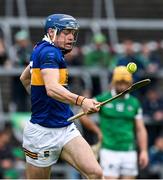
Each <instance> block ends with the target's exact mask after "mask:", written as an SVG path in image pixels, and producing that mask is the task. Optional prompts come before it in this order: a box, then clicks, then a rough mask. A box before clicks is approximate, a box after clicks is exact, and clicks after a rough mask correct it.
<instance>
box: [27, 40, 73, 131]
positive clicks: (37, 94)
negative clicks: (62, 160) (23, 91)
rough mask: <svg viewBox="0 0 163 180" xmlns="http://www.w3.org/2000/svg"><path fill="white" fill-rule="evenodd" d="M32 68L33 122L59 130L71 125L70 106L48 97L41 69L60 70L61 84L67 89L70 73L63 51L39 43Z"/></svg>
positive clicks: (31, 60)
mask: <svg viewBox="0 0 163 180" xmlns="http://www.w3.org/2000/svg"><path fill="white" fill-rule="evenodd" d="M30 67H31V105H32V116H31V122H32V123H37V124H39V125H41V126H44V127H50V128H54V127H55V128H59V127H64V126H67V125H69V124H71V123H70V122H67V119H68V118H69V117H71V116H72V115H73V112H72V111H71V109H70V107H69V105H68V104H66V103H62V102H60V101H57V100H55V99H53V98H51V97H49V96H47V93H46V89H45V84H44V81H43V79H42V76H41V69H45V68H56V69H58V70H59V83H60V84H61V85H63V86H64V87H65V88H67V86H68V71H67V65H66V62H65V59H64V56H63V54H62V52H61V50H60V49H59V48H57V47H55V46H54V45H52V44H50V43H49V42H46V41H42V42H40V43H38V44H37V45H36V46H35V47H34V49H33V52H32V55H31V59H30ZM51 78H56V77H51Z"/></svg>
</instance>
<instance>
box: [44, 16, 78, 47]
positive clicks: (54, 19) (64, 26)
mask: <svg viewBox="0 0 163 180" xmlns="http://www.w3.org/2000/svg"><path fill="white" fill-rule="evenodd" d="M49 28H52V29H56V31H57V35H58V34H60V33H61V31H63V30H74V43H73V45H74V44H75V43H76V41H77V37H78V31H79V24H78V22H77V21H76V19H75V18H74V17H72V16H70V15H66V14H53V15H50V16H48V17H47V19H46V22H45V27H44V29H45V33H47V32H48V29H49Z"/></svg>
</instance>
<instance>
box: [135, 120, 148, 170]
mask: <svg viewBox="0 0 163 180" xmlns="http://www.w3.org/2000/svg"><path fill="white" fill-rule="evenodd" d="M136 132H137V141H138V146H139V150H140V153H139V164H140V166H141V168H145V167H146V166H147V165H148V151H147V143H148V140H147V132H146V129H145V126H144V122H143V120H136Z"/></svg>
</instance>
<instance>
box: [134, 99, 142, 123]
mask: <svg viewBox="0 0 163 180" xmlns="http://www.w3.org/2000/svg"><path fill="white" fill-rule="evenodd" d="M135 119H136V120H142V119H143V109H142V107H141V105H140V102H139V101H137V112H136V115H135Z"/></svg>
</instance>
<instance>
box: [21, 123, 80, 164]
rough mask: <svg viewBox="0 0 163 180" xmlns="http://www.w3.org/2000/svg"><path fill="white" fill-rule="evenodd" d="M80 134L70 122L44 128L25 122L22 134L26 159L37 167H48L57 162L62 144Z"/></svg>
mask: <svg viewBox="0 0 163 180" xmlns="http://www.w3.org/2000/svg"><path fill="white" fill-rule="evenodd" d="M77 136H81V134H80V132H79V131H78V129H77V128H76V126H75V124H74V123H72V124H71V125H69V126H66V127H63V128H46V127H43V126H40V125H38V124H33V123H31V122H29V121H28V122H27V124H26V126H25V128H24V134H23V148H24V151H25V154H26V161H27V162H28V163H30V164H33V165H34V166H37V167H48V166H50V165H52V164H54V163H56V162H57V160H58V158H59V156H60V153H61V151H62V148H63V146H64V145H65V144H66V143H68V142H69V141H70V140H72V139H73V138H75V137H77Z"/></svg>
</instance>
